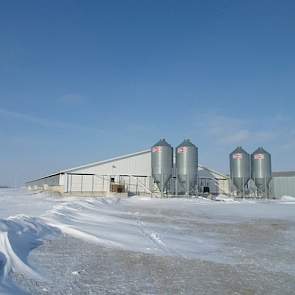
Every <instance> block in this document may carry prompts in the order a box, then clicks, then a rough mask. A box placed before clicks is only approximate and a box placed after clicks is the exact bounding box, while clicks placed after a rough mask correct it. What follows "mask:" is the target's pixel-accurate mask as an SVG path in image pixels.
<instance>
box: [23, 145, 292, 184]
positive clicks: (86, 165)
mask: <svg viewBox="0 0 295 295" xmlns="http://www.w3.org/2000/svg"><path fill="white" fill-rule="evenodd" d="M150 152H151V150H150V149H148V150H143V151H140V152H136V153H132V154H127V155H123V156H118V157H115V158H111V159H108V160H103V161H97V162H92V163H88V164H85V165H81V166H77V167H73V168H68V169H64V170H60V171H57V172H54V173H52V174H49V175H46V176H44V177H41V178H38V179H34V180H31V181H28V182H26V183H30V182H33V181H37V180H41V179H44V178H48V177H52V176H55V175H58V174H64V173H68V172H73V171H76V170H79V169H84V168H89V167H93V166H97V165H102V164H106V163H109V162H113V161H118V160H122V159H126V158H130V157H134V156H138V155H142V154H148V153H150ZM198 167H199V168H201V169H205V170H208V171H211V172H213V173H215V174H218V175H220V176H221V177H223V178H226V179H227V178H228V176H226V175H224V174H222V173H220V172H218V171H216V170H213V169H210V168H207V167H205V166H203V165H198ZM294 173H295V172H294Z"/></svg>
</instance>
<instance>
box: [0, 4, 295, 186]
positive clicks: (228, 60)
mask: <svg viewBox="0 0 295 295" xmlns="http://www.w3.org/2000/svg"><path fill="white" fill-rule="evenodd" d="M0 7H1V9H0V37H1V38H0V124H1V128H0V144H1V145H0V146H1V153H0V166H1V169H0V183H2V184H4V183H7V184H14V183H18V184H19V183H22V182H23V181H25V180H28V179H30V178H34V177H39V176H42V175H44V174H46V173H48V172H52V171H55V170H58V169H61V168H66V167H71V166H76V165H79V164H83V163H87V162H91V161H96V160H100V159H105V158H108V157H113V156H116V155H120V154H124V153H129V152H135V151H138V150H142V149H146V148H149V146H150V145H152V144H153V143H154V142H155V141H157V140H158V139H159V138H162V137H165V138H166V139H167V140H168V141H169V142H170V143H171V144H173V145H177V144H179V143H180V142H181V141H182V140H183V139H184V138H191V139H192V141H193V142H194V143H195V144H196V145H197V146H198V147H199V158H200V163H202V164H204V165H208V166H209V167H212V168H215V169H219V170H221V171H224V172H228V153H229V152H231V151H232V150H233V149H234V148H235V147H236V146H237V145H242V146H243V147H245V148H246V149H247V150H248V151H249V152H251V151H253V150H254V149H255V148H256V147H257V146H264V147H265V148H266V149H267V150H268V151H270V152H271V153H272V156H273V168H274V170H291V169H293V170H295V157H294V150H295V128H294V127H295V116H294V109H295V55H294V52H295V37H294V36H295V17H294V16H295V2H294V1H287V0H286V1H272V0H261V1H257V0H256V1H242V0H241V1H237V0H235V1H233V0H232V1H229V0H226V1H225V0H218V1H198V0H194V1H173V0H170V1H164V0H163V1H159V0H158V1H153V0H141V1H137V0H133V1H131V0H125V1H120V0H117V1H112V0H108V1H74V0H71V1H67V0H58V1H57V0H53V1H37V0H35V1H31V0H27V1H19V0H18V1H14V0H10V1H1V2H0Z"/></svg>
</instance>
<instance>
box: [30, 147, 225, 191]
mask: <svg viewBox="0 0 295 295" xmlns="http://www.w3.org/2000/svg"><path fill="white" fill-rule="evenodd" d="M198 170H199V176H198V177H199V179H198V183H199V190H200V191H202V192H203V191H209V192H210V193H212V194H220V193H222V194H228V192H229V180H228V177H227V176H226V175H223V174H222V173H219V172H217V171H214V170H211V169H209V168H207V167H204V166H201V165H199V167H198ZM27 187H28V188H29V189H33V190H52V191H58V192H61V193H66V194H67V193H70V194H75V193H79V194H81V193H82V194H83V193H85V194H94V195H105V194H110V193H111V192H114V193H121V192H126V193H129V194H150V195H151V194H155V195H157V188H156V186H155V185H154V182H153V180H152V177H151V152H150V150H145V151H141V152H137V153H133V154H128V155H124V156H120V157H116V158H112V159H109V160H105V161H99V162H94V163H90V164H86V165H82V166H79V167H74V168H70V169H66V170H62V171H59V172H56V173H54V174H51V175H48V176H46V177H43V178H40V179H37V180H33V181H30V182H28V183H27Z"/></svg>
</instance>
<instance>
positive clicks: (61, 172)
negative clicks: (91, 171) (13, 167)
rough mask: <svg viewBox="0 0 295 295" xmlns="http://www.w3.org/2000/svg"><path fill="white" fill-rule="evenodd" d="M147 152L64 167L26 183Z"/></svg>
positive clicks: (142, 152) (148, 151) (147, 151)
mask: <svg viewBox="0 0 295 295" xmlns="http://www.w3.org/2000/svg"><path fill="white" fill-rule="evenodd" d="M147 153H150V150H149V149H148V150H143V151H140V152H136V153H132V154H127V155H124V156H118V157H115V158H111V159H108V160H103V161H97V162H92V163H88V164H85V165H81V166H77V167H73V168H67V169H64V170H60V171H56V172H53V173H51V174H49V175H46V176H43V177H40V178H37V179H34V180H30V181H27V182H26V183H30V182H34V181H37V180H41V179H44V178H48V177H52V176H55V175H58V174H64V173H68V172H73V171H76V170H78V169H83V168H89V167H93V166H97V165H101V164H105V163H109V162H113V161H117V160H122V159H126V158H129V157H134V156H138V155H142V154H147Z"/></svg>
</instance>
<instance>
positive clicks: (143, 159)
mask: <svg viewBox="0 0 295 295" xmlns="http://www.w3.org/2000/svg"><path fill="white" fill-rule="evenodd" d="M70 172H71V173H89V174H97V175H139V176H151V153H150V152H146V153H143V154H139V155H134V156H130V157H126V158H123V159H118V160H113V161H111V162H107V163H103V164H97V165H94V166H92V167H85V168H78V169H75V170H71V171H70Z"/></svg>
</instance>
